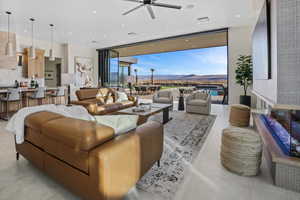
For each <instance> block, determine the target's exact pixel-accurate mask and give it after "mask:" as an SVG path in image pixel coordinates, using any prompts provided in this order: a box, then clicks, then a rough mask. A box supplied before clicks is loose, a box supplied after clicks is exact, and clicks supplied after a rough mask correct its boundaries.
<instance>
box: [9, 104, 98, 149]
mask: <svg viewBox="0 0 300 200" xmlns="http://www.w3.org/2000/svg"><path fill="white" fill-rule="evenodd" d="M41 111H49V112H53V113H57V114H61V115H64V116H66V117H71V118H76V119H81V120H88V121H90V120H95V119H94V117H93V116H92V115H90V114H89V113H88V111H87V110H86V109H85V108H84V107H82V106H69V107H68V106H64V105H53V104H50V105H42V106H35V107H26V108H22V109H21V110H19V111H18V112H17V113H16V114H14V115H13V117H12V118H11V119H10V120H9V122H8V124H7V126H6V130H7V131H9V132H11V133H13V134H14V135H16V143H17V144H22V143H23V142H24V121H25V118H26V117H27V116H28V115H30V114H33V113H36V112H41Z"/></svg>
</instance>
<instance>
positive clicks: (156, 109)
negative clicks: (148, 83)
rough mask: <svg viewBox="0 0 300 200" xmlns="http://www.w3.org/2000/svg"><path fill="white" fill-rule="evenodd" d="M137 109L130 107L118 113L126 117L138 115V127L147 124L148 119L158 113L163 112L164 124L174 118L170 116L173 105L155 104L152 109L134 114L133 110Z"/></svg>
mask: <svg viewBox="0 0 300 200" xmlns="http://www.w3.org/2000/svg"><path fill="white" fill-rule="evenodd" d="M134 108H137V107H130V108H126V109H123V110H119V111H118V112H117V113H118V114H126V115H138V116H139V121H138V125H141V124H143V123H145V122H146V121H147V120H148V118H149V117H150V116H152V115H155V114H157V113H160V112H163V121H162V123H163V124H166V123H168V122H169V121H170V120H172V118H170V116H169V111H170V108H172V105H171V104H158V103H153V104H151V109H150V110H147V111H143V112H134V111H133V109H134Z"/></svg>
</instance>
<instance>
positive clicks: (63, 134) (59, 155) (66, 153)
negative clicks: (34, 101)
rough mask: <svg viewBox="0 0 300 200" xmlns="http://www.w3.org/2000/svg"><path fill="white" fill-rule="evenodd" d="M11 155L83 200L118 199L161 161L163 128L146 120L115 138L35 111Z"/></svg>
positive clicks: (82, 123) (99, 128) (101, 130)
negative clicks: (14, 152)
mask: <svg viewBox="0 0 300 200" xmlns="http://www.w3.org/2000/svg"><path fill="white" fill-rule="evenodd" d="M16 151H17V158H18V157H19V156H18V155H19V154H21V155H22V156H24V157H25V158H27V159H28V160H29V161H31V162H32V163H33V164H34V165H36V166H37V167H38V168H40V169H41V170H42V171H44V172H45V173H47V174H48V175H49V176H51V177H53V178H54V179H56V180H57V181H59V182H60V183H62V184H63V185H64V186H66V187H67V188H69V189H70V190H71V191H73V192H74V193H75V194H77V195H79V196H80V197H82V198H83V199H88V200H117V199H122V198H123V197H124V195H125V194H127V193H128V191H129V190H130V189H131V188H132V187H133V186H134V185H135V184H136V183H137V182H138V180H139V179H140V178H141V177H142V176H143V175H144V174H145V173H146V172H147V171H148V170H149V169H150V168H151V167H152V166H153V165H154V164H155V163H156V162H157V161H159V159H160V158H161V155H162V152H163V126H162V125H161V124H160V123H157V122H146V123H145V124H143V125H141V126H139V127H137V128H136V129H135V130H133V131H130V132H129V133H127V134H123V135H120V136H115V135H114V130H113V129H112V128H110V127H107V126H103V125H99V124H96V123H95V122H92V121H84V120H77V119H73V118H67V117H64V116H62V115H59V114H55V113H51V112H38V113H34V114H31V115H29V116H28V117H27V118H26V120H25V142H24V143H22V144H16Z"/></svg>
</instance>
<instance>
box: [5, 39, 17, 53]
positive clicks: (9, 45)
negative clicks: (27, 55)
mask: <svg viewBox="0 0 300 200" xmlns="http://www.w3.org/2000/svg"><path fill="white" fill-rule="evenodd" d="M5 55H7V56H14V55H15V51H14V46H13V43H12V42H7V43H6V47H5Z"/></svg>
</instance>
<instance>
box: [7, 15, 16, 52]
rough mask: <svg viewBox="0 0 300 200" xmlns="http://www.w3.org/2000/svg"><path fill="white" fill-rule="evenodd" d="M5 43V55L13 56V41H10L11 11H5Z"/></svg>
mask: <svg viewBox="0 0 300 200" xmlns="http://www.w3.org/2000/svg"><path fill="white" fill-rule="evenodd" d="M6 14H7V43H6V47H5V55H7V56H14V55H15V52H14V48H13V43H12V42H11V41H10V37H9V36H10V15H11V12H9V11H7V12H6Z"/></svg>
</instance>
